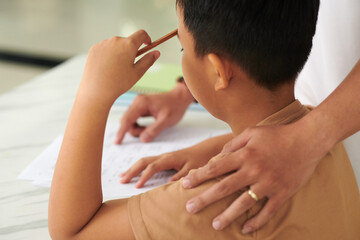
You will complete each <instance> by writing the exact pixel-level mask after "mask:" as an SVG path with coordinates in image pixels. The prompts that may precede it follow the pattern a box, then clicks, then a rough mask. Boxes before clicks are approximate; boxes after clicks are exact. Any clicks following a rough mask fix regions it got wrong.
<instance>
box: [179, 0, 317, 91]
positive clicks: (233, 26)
mask: <svg viewBox="0 0 360 240" xmlns="http://www.w3.org/2000/svg"><path fill="white" fill-rule="evenodd" d="M176 5H177V7H180V8H181V11H182V12H183V16H184V24H185V26H186V27H187V28H188V30H189V32H190V33H191V34H192V35H193V37H194V40H195V52H196V54H197V55H198V56H200V57H202V56H205V55H206V54H208V53H216V54H218V55H220V56H223V57H228V58H230V59H231V60H233V61H235V62H237V64H238V65H239V66H240V67H242V68H243V70H244V71H245V72H246V73H247V75H248V76H249V77H250V78H252V79H253V80H255V81H256V83H257V84H259V85H261V86H263V87H266V88H267V89H269V90H274V89H276V88H277V87H278V86H280V85H282V84H284V83H288V82H292V81H294V80H295V78H296V77H297V75H298V74H299V72H300V71H301V69H302V68H303V66H304V65H305V62H306V60H307V58H308V56H309V54H310V51H311V48H312V39H313V36H314V34H315V30H316V22H317V16H318V11H319V5H320V2H319V0H177V1H176Z"/></svg>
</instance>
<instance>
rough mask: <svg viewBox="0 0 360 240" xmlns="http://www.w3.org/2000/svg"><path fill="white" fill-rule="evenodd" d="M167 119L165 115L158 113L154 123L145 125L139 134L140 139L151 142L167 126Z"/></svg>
mask: <svg viewBox="0 0 360 240" xmlns="http://www.w3.org/2000/svg"><path fill="white" fill-rule="evenodd" d="M166 121H167V119H166V117H165V116H162V115H160V116H159V117H158V118H157V119H156V120H155V122H154V123H152V124H151V125H149V126H147V127H146V128H145V130H144V131H143V132H142V133H141V134H140V141H142V142H151V141H152V140H154V138H156V137H157V136H158V135H159V134H160V133H161V131H163V130H164V129H165V128H166V127H167V122H166Z"/></svg>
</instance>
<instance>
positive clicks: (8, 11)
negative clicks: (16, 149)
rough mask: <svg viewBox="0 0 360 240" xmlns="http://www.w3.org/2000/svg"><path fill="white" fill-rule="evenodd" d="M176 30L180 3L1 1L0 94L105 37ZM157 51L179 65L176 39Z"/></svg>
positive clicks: (146, 0)
mask: <svg viewBox="0 0 360 240" xmlns="http://www.w3.org/2000/svg"><path fill="white" fill-rule="evenodd" d="M176 27H177V16H176V9H175V0H101V1H99V0H31V1H30V0H1V1H0V94H1V93H4V92H7V91H9V90H11V89H12V88H14V87H16V86H17V85H19V84H21V83H24V82H26V81H28V80H30V79H32V78H33V77H35V76H37V75H39V74H40V73H42V72H44V71H47V70H48V69H50V68H52V67H54V66H56V65H58V64H60V63H62V62H64V61H66V60H67V59H69V58H71V57H73V56H76V55H79V54H85V53H86V52H87V51H88V50H89V48H90V47H91V46H92V45H93V44H95V43H97V42H99V41H101V40H104V39H106V38H110V37H112V36H115V35H118V36H128V35H130V34H132V33H133V32H135V31H137V30H139V29H145V30H146V31H147V32H148V33H149V35H150V36H151V37H152V40H156V39H157V38H159V37H161V36H163V35H165V34H167V33H168V32H170V31H172V30H174V29H175V28H176ZM158 49H159V50H160V51H161V53H162V56H161V58H160V61H161V62H166V63H174V64H179V63H180V44H179V43H178V40H177V39H176V38H173V39H171V40H170V41H169V42H166V43H165V44H163V45H162V46H160V47H159V48H158Z"/></svg>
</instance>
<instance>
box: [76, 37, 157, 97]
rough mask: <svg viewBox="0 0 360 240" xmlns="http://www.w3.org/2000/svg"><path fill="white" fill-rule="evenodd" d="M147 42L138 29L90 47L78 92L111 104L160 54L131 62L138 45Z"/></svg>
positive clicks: (152, 54) (155, 52)
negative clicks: (126, 35)
mask: <svg viewBox="0 0 360 240" xmlns="http://www.w3.org/2000/svg"><path fill="white" fill-rule="evenodd" d="M150 43H151V39H150V37H149V35H148V34H147V33H146V32H145V31H144V30H140V31H137V32H135V33H134V34H132V35H131V36H130V37H128V38H121V37H113V38H111V39H108V40H105V41H102V42H100V43H98V44H96V45H94V46H93V47H92V48H91V49H90V51H89V55H88V58H87V62H86V66H85V70H84V76H83V79H82V82H81V84H80V90H83V91H82V92H83V93H86V94H87V96H92V97H95V98H97V99H102V100H108V101H111V102H113V101H115V100H116V98H118V97H119V96H120V95H121V94H123V93H125V92H126V91H128V90H129V89H130V88H131V87H132V86H133V85H134V84H135V83H136V82H137V81H138V80H139V79H140V78H141V77H142V76H143V75H144V73H145V72H146V71H147V70H148V69H149V68H150V67H151V66H152V65H153V64H154V62H155V61H156V60H157V59H158V58H159V57H160V52H158V51H153V52H150V53H148V54H147V55H145V56H144V57H142V58H141V59H140V60H139V61H137V62H136V63H134V62H135V58H136V54H137V51H138V49H139V48H140V46H141V45H142V44H146V45H149V44H150Z"/></svg>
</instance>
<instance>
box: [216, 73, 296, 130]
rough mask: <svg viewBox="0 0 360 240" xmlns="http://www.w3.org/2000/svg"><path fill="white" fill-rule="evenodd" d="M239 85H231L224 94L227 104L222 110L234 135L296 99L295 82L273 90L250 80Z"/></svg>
mask: <svg viewBox="0 0 360 240" xmlns="http://www.w3.org/2000/svg"><path fill="white" fill-rule="evenodd" d="M234 82H236V81H234ZM234 85H236V83H235V84H234ZM237 85H238V86H231V87H229V88H228V90H227V92H226V93H225V94H224V96H223V97H224V102H225V103H227V104H226V105H225V107H224V109H223V111H222V115H223V116H224V118H222V119H223V120H224V121H225V122H227V123H228V124H229V126H230V127H231V129H232V132H233V134H234V135H238V134H240V133H241V132H243V131H244V130H245V129H246V128H248V127H253V126H255V125H256V124H258V123H259V122H261V121H262V120H264V119H265V118H267V117H269V116H270V115H272V114H274V113H276V112H278V111H280V110H281V109H283V108H284V107H286V106H287V105H289V104H290V103H292V102H293V101H294V100H295V97H294V83H290V84H286V85H283V86H280V87H279V88H278V89H277V90H275V91H273V92H271V91H269V90H267V89H265V88H262V87H259V86H258V85H256V84H255V83H253V81H250V80H249V81H246V83H245V84H244V82H243V83H241V84H237Z"/></svg>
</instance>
